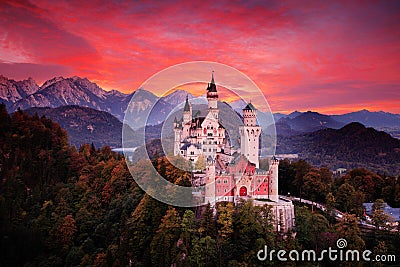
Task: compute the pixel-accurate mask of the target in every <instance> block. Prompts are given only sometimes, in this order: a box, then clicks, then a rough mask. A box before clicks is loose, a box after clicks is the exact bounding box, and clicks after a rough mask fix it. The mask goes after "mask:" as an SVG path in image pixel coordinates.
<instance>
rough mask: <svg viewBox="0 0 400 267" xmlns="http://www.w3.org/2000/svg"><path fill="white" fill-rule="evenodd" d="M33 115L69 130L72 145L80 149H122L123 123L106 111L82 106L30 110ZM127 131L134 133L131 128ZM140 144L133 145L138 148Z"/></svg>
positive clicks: (28, 111)
mask: <svg viewBox="0 0 400 267" xmlns="http://www.w3.org/2000/svg"><path fill="white" fill-rule="evenodd" d="M26 112H27V113H29V114H31V115H35V114H37V115H38V116H39V117H42V116H46V117H47V118H49V119H51V120H53V121H55V122H57V123H59V124H60V125H61V127H62V128H63V129H65V130H67V132H68V135H69V140H70V142H71V144H72V145H75V146H76V147H80V146H81V145H82V144H84V143H88V144H91V143H93V144H94V145H95V146H96V147H102V146H110V147H122V126H123V124H122V122H121V121H119V120H118V119H117V118H116V117H114V116H113V115H111V114H110V113H108V112H105V111H99V110H96V109H92V108H88V107H80V106H74V105H70V106H61V107H57V108H48V107H47V108H30V109H27V110H26ZM126 130H127V131H130V132H132V130H130V129H129V128H126ZM137 145H139V143H138V144H132V146H133V147H134V146H137Z"/></svg>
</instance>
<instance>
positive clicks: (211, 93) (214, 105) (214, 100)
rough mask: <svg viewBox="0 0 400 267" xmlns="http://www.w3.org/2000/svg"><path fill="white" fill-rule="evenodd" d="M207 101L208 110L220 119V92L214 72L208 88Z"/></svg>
mask: <svg viewBox="0 0 400 267" xmlns="http://www.w3.org/2000/svg"><path fill="white" fill-rule="evenodd" d="M207 100H208V110H209V111H210V112H211V113H212V114H213V115H214V117H215V118H216V119H218V113H219V110H218V92H217V86H216V85H215V82H214V71H213V73H212V76H211V82H210V83H209V84H208V86H207Z"/></svg>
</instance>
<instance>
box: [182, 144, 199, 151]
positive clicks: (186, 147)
mask: <svg viewBox="0 0 400 267" xmlns="http://www.w3.org/2000/svg"><path fill="white" fill-rule="evenodd" d="M192 145H193V146H195V147H196V148H200V146H199V145H198V144H192V143H185V144H184V145H183V146H182V147H181V150H187V149H188V148H189V147H190V146H192Z"/></svg>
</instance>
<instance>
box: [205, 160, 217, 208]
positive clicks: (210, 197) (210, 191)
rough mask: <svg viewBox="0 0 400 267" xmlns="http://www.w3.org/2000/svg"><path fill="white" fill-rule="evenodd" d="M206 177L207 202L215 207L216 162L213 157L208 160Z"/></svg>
mask: <svg viewBox="0 0 400 267" xmlns="http://www.w3.org/2000/svg"><path fill="white" fill-rule="evenodd" d="M206 177H207V178H206V179H207V180H206V186H205V196H204V197H205V202H206V203H210V205H211V206H212V207H213V206H214V205H215V160H214V159H212V158H211V157H208V158H207V167H206Z"/></svg>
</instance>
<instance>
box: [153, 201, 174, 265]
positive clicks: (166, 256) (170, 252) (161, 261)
mask: <svg viewBox="0 0 400 267" xmlns="http://www.w3.org/2000/svg"><path fill="white" fill-rule="evenodd" d="M180 226H181V222H180V218H179V214H178V212H177V211H176V210H175V209H174V208H170V209H168V210H167V212H166V214H165V216H164V217H163V218H162V220H161V224H160V226H159V227H158V229H157V232H156V234H155V235H154V238H153V240H152V242H151V244H150V248H151V262H152V264H153V265H154V266H166V267H168V266H171V265H173V264H174V263H176V261H177V242H178V239H179V235H180V231H179V229H180Z"/></svg>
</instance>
